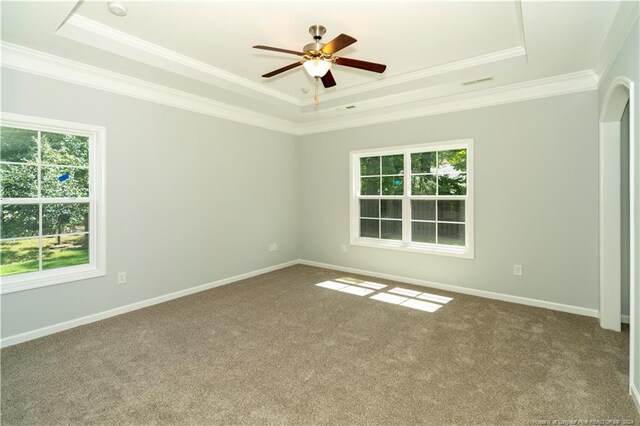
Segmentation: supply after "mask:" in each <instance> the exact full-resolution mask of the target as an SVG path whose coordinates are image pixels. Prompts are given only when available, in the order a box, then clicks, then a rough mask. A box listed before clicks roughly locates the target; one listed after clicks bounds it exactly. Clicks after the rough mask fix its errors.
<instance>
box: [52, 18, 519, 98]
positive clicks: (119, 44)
mask: <svg viewBox="0 0 640 426" xmlns="http://www.w3.org/2000/svg"><path fill="white" fill-rule="evenodd" d="M56 34H58V35H60V36H63V37H66V38H69V39H72V40H75V41H79V42H81V43H84V44H87V45H89V46H92V47H97V48H99V49H104V50H107V51H110V52H113V53H115V54H118V55H121V56H125V57H129V58H132V59H135V60H137V61H140V62H144V63H148V64H150V65H153V66H157V67H159V68H161V69H164V70H166V71H169V72H174V73H178V74H182V75H186V76H189V77H192V78H196V79H198V80H200V81H204V82H207V83H210V84H214V85H216V86H219V87H224V88H225V89H228V90H232V91H234V92H237V93H246V90H244V91H243V90H242V89H248V90H251V91H255V92H258V93H261V94H264V95H268V96H270V97H272V98H274V99H278V100H281V101H285V102H287V103H289V104H292V105H295V106H309V105H313V100H312V99H310V98H305V99H300V98H298V97H295V96H292V95H288V94H286V93H283V92H281V91H279V90H276V89H272V88H270V87H266V86H264V85H263V84H261V83H258V82H255V81H252V80H249V79H247V78H244V77H240V76H237V75H236V74H233V73H230V72H228V71H224V70H222V69H220V68H217V67H214V66H211V65H209V64H207V63H205V62H202V61H199V60H196V59H193V58H191V57H188V56H186V55H182V54H180V53H178V52H175V51H173V50H170V49H166V48H164V47H162V46H159V45H156V44H153V43H150V42H148V41H146V40H143V39H141V38H138V37H135V36H132V35H130V34H127V33H125V32H122V31H119V30H117V29H115V28H112V27H109V26H107V25H104V24H101V23H99V22H96V21H94V20H91V19H89V18H86V17H84V16H81V15H77V14H74V15H72V16H71V17H69V19H68V20H67V21H66V22H65V23H64V25H62V26H61V27H60V28H59V29H58V30H57V31H56ZM526 55H527V52H526V50H525V48H524V47H522V46H515V47H511V48H507V49H502V50H498V51H495V52H490V53H487V54H483V55H478V56H474V57H471V58H466V59H462V60H458V61H454V62H450V63H446V64H442V65H437V66H434V67H429V68H425V69H422V70H419V71H415V72H409V73H405V74H402V75H398V76H395V77H390V78H384V79H382V80H375V81H372V82H368V83H364V84H360V85H357V86H353V87H349V88H346V89H342V90H340V91H338V92H333V93H326V94H324V95H323V96H322V98H323V100H325V101H330V100H335V99H340V98H344V97H347V96H352V95H356V94H360V93H366V92H370V91H372V90H379V89H383V88H387V87H391V86H395V85H398V84H404V83H410V82H412V81H416V80H421V79H425V78H429V77H433V76H436V75H441V74H446V73H449V72H454V71H460V70H465V69H470V68H474V67H477V66H481V65H486V64H491V63H494V62H499V61H503V60H507V59H512V58H518V57H521V56H526ZM229 83H230V84H229Z"/></svg>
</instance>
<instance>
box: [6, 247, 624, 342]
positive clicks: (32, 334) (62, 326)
mask: <svg viewBox="0 0 640 426" xmlns="http://www.w3.org/2000/svg"><path fill="white" fill-rule="evenodd" d="M297 264H302V265H308V266H315V267H318V268H326V269H333V270H336V271H342V272H350V273H353V274H359V275H368V276H372V277H377V278H383V279H388V280H393V281H398V282H403V283H407V284H414V285H419V286H423V287H430V288H435V289H440V290H446V291H452V292H455V293H462V294H469V295H472V296H478V297H484V298H488V299H495V300H502V301H504V302H511V303H518V304H521V305H528V306H535V307H539V308H547V309H552V310H555V311H561V312H569V313H572V314H578V315H584V316H589V317H596V318H597V317H598V311H597V310H595V309H588V308H582V307H579V306H572V305H563V304H561V303H555V302H548V301H544V300H538V299H530V298H526V297H520V296H512V295H508V294H502V293H494V292H490V291H486V290H478V289H473V288H468V287H460V286H455V285H450V284H443V283H437V282H433V281H426V280H420V279H416V278H409V277H403V276H399V275H391V274H384V273H380V272H374V271H366V270H363V269H356V268H350V267H346V266H340V265H332V264H328V263H321V262H314V261H310V260H303V259H297V260H292V261H289V262H285V263H281V264H279V265H274V266H270V267H268V268H263V269H258V270H256V271H252V272H247V273H246V274H240V275H236V276H233V277H230V278H224V279H222V280H218V281H214V282H211V283H207V284H202V285H199V286H196V287H191V288H187V289H184V290H179V291H176V292H173V293H169V294H165V295H162V296H158V297H154V298H151V299H146V300H142V301H140V302H135V303H132V304H129V305H125V306H120V307H117V308H114V309H110V310H107V311H103V312H98V313H96V314H91V315H87V316H84V317H81V318H76V319H73V320H70V321H65V322H61V323H58V324H53V325H50V326H47V327H42V328H39V329H36V330H32V331H27V332H25V333H20V334H16V335H13V336H9V337H5V338H4V339H0V347H2V348H5V347H8V346H12V345H16V344H18V343H22V342H26V341H28V340H33V339H37V338H39V337H44V336H48V335H49V334H53V333H58V332H60V331H64V330H68V329H70V328H74V327H78V326H81V325H84V324H89V323H92V322H95V321H100V320H102V319H106V318H110V317H113V316H116V315H121V314H124V313H127V312H131V311H135V310H137V309H142V308H146V307H147V306H152V305H157V304H158V303H163V302H167V301H169V300H173V299H177V298H179V297H183V296H188V295H190V294H193V293H198V292H200V291H204V290H209V289H212V288H215V287H220V286H223V285H226V284H231V283H234V282H236V281H240V280H244V279H247V278H251V277H255V276H257V275H261V274H265V273H267V272H272V271H275V270H278V269H282V268H286V267H289V266H293V265H297ZM625 320H626V322H627V323H628V322H629V318H628V317H627V316H623V317H622V321H623V322H625Z"/></svg>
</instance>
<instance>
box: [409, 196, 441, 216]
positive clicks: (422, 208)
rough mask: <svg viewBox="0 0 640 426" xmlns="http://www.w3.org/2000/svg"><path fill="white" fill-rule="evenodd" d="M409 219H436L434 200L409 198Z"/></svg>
mask: <svg viewBox="0 0 640 426" xmlns="http://www.w3.org/2000/svg"><path fill="white" fill-rule="evenodd" d="M411 219H417V220H436V202H435V200H411Z"/></svg>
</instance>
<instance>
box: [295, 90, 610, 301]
mask: <svg viewBox="0 0 640 426" xmlns="http://www.w3.org/2000/svg"><path fill="white" fill-rule="evenodd" d="M597 108H598V98H597V93H596V91H591V92H582V93H578V94H571V95H565V96H557V97H551V98H545V99H539V100H532V101H527V102H518V103H512V104H508V105H502V106H495V107H490V108H482V109H476V110H470V111H464V112H457V113H450V114H445V115H438V116H432V117H424V118H419V119H413V120H406V121H400V122H395V123H389V124H381V125H376V126H370V127H366V128H357V129H349V130H340V131H335V132H331V133H325V134H320V135H310V136H306V137H303V138H302V140H301V146H300V149H301V156H300V158H301V169H302V171H303V172H302V174H301V182H300V183H301V185H300V189H301V191H302V192H301V202H302V206H301V231H300V232H301V240H300V248H301V257H302V258H303V259H308V260H313V261H318V262H326V263H330V264H336V265H342V266H348V267H353V268H361V269H365V270H371V271H377V272H382V273H387V274H396V275H400V276H405V277H411V278H417V279H423V280H429V281H435V282H441V283H446V284H453V285H459V286H464V287H470V288H474V289H482V290H488V291H492V292H499V293H505V294H509V295H517V296H523V297H530V298H535V299H540V300H545V301H551V302H557V303H563V304H568V305H575V306H579V307H584V308H591V309H597V308H598V125H597V119H596V117H597ZM461 138H473V139H474V167H475V177H474V179H475V260H468V259H459V258H452V257H446V256H439V255H431V254H421V253H409V252H398V251H390V250H384V249H378V248H368V247H359V246H349V248H348V252H347V253H342V252H341V250H340V245H341V244H347V243H348V242H349V151H351V150H358V149H365V148H374V147H387V146H394V145H407V144H413V143H421V142H428V141H445V140H452V139H461ZM514 263H519V264H522V265H523V266H524V275H523V276H521V277H516V276H514V275H513V264H514Z"/></svg>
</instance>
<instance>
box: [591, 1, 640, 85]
mask: <svg viewBox="0 0 640 426" xmlns="http://www.w3.org/2000/svg"><path fill="white" fill-rule="evenodd" d="M639 15H640V3H638V2H637V1H621V2H620V4H619V5H618V11H617V12H616V15H615V16H614V18H613V21H612V22H611V26H610V27H609V31H608V32H607V36H606V38H605V40H604V43H603V44H602V47H601V48H600V55H599V57H598V63H597V64H596V69H595V72H596V74H597V75H598V78H599V79H600V80H602V77H604V76H605V74H606V73H607V72H608V71H609V68H611V65H612V64H613V61H614V60H615V58H616V56H618V53H619V52H620V49H622V46H623V45H624V42H625V41H626V40H627V37H628V36H629V33H630V32H631V29H632V28H633V26H634V24H635V23H636V21H637V20H638V16H639Z"/></svg>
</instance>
